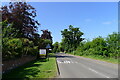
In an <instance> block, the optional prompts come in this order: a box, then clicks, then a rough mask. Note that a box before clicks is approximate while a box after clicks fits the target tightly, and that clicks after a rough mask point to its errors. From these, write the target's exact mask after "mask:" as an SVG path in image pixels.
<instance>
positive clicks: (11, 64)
mask: <svg viewBox="0 0 120 80" xmlns="http://www.w3.org/2000/svg"><path fill="white" fill-rule="evenodd" d="M35 59H36V56H23V57H21V58H18V59H12V60H8V61H3V62H2V73H5V72H7V71H9V70H11V69H14V68H16V67H18V66H20V65H23V64H25V63H27V62H30V61H32V60H35Z"/></svg>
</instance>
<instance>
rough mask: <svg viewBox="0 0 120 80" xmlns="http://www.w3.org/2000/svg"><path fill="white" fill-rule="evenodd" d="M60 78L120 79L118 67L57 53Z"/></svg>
mask: <svg viewBox="0 0 120 80" xmlns="http://www.w3.org/2000/svg"><path fill="white" fill-rule="evenodd" d="M56 56H57V59H56V60H57V63H58V69H59V72H60V76H59V78H118V65H117V64H112V63H108V62H104V61H99V60H94V59H90V58H84V57H80V56H73V55H69V54H64V53H57V54H56Z"/></svg>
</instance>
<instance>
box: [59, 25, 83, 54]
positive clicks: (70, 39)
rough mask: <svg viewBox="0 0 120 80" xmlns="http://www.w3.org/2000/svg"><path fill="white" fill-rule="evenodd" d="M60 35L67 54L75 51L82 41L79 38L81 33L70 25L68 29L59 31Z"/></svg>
mask: <svg viewBox="0 0 120 80" xmlns="http://www.w3.org/2000/svg"><path fill="white" fill-rule="evenodd" d="M61 33H62V37H63V44H65V45H66V47H67V49H66V50H67V51H69V52H71V51H74V50H76V48H77V46H79V44H80V42H81V41H83V40H84V39H83V38H81V36H82V35H83V32H81V31H80V29H79V28H74V27H73V26H72V25H70V26H69V28H68V29H64V30H63V31H61Z"/></svg>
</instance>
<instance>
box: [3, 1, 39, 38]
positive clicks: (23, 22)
mask: <svg viewBox="0 0 120 80" xmlns="http://www.w3.org/2000/svg"><path fill="white" fill-rule="evenodd" d="M1 12H2V20H3V21H5V20H7V21H8V23H7V24H12V28H15V29H16V30H18V34H17V38H23V37H26V38H32V37H33V36H34V35H33V34H34V33H35V32H36V30H37V25H39V23H38V21H36V20H35V17H36V10H35V8H33V7H32V6H31V5H29V4H27V3H26V2H13V3H12V2H10V3H9V5H8V6H2V8H1ZM18 23H19V24H18ZM5 27H7V26H3V27H2V28H3V29H4V28H5Z"/></svg>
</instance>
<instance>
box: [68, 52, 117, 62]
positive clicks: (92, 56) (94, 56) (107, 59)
mask: <svg viewBox="0 0 120 80" xmlns="http://www.w3.org/2000/svg"><path fill="white" fill-rule="evenodd" d="M68 54H72V55H74V54H73V53H68ZM75 55H76V56H80V55H79V54H75ZM82 57H85V58H91V59H95V60H101V61H106V62H109V63H114V64H118V61H119V60H118V59H114V58H108V57H103V56H99V55H82Z"/></svg>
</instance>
